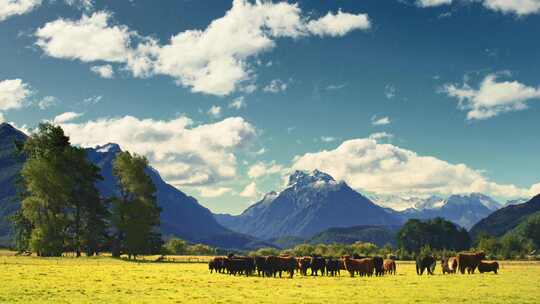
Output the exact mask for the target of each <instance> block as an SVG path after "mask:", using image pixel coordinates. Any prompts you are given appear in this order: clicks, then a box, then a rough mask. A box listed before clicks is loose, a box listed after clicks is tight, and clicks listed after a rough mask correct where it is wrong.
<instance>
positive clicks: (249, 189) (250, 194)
mask: <svg viewBox="0 0 540 304" xmlns="http://www.w3.org/2000/svg"><path fill="white" fill-rule="evenodd" d="M258 195H259V191H257V184H256V183H255V182H252V183H250V184H249V185H247V186H246V187H245V188H244V190H242V192H240V196H243V197H247V198H256V197H257V196H258Z"/></svg>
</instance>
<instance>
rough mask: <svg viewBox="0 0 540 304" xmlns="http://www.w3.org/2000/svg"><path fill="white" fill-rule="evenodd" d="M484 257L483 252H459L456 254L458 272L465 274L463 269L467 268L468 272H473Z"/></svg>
mask: <svg viewBox="0 0 540 304" xmlns="http://www.w3.org/2000/svg"><path fill="white" fill-rule="evenodd" d="M485 258H486V255H485V254H484V253H483V252H473V253H468V252H460V253H459V254H458V256H457V260H458V268H459V272H461V274H465V270H467V273H468V274H473V273H474V271H475V270H476V268H477V267H478V264H480V261H482V260H483V259H485Z"/></svg>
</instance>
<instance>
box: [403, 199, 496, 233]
mask: <svg viewBox="0 0 540 304" xmlns="http://www.w3.org/2000/svg"><path fill="white" fill-rule="evenodd" d="M500 207H501V205H500V204H499V203H498V202H497V201H495V200H494V199H492V198H490V197H489V196H487V195H483V194H480V193H471V194H465V195H451V196H449V197H448V198H447V199H444V200H442V201H439V200H437V199H434V198H430V199H429V201H427V202H425V203H421V204H419V205H417V206H413V207H412V208H409V209H407V210H404V211H403V212H402V214H403V215H404V216H405V217H406V218H419V219H428V218H434V217H443V218H445V219H447V220H450V221H452V222H454V223H456V224H458V225H460V226H462V227H465V228H467V229H469V228H471V227H472V226H473V225H474V224H476V223H477V222H478V221H480V220H481V219H483V218H485V217H487V216H488V215H489V214H491V213H492V212H493V211H495V210H497V209H499V208H500Z"/></svg>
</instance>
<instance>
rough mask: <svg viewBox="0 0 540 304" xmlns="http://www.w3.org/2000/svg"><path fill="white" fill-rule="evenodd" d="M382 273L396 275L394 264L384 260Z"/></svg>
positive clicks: (392, 261)
mask: <svg viewBox="0 0 540 304" xmlns="http://www.w3.org/2000/svg"><path fill="white" fill-rule="evenodd" d="M383 269H384V273H386V274H393V275H395V274H396V262H395V261H394V260H391V259H385V260H384V263H383Z"/></svg>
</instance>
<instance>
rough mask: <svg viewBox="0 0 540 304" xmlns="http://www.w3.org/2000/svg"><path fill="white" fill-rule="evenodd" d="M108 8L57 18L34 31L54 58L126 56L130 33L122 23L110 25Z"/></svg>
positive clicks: (110, 59)
mask: <svg viewBox="0 0 540 304" xmlns="http://www.w3.org/2000/svg"><path fill="white" fill-rule="evenodd" d="M110 18H111V14H110V13H108V12H104V11H101V12H96V13H93V14H92V15H91V16H87V15H83V16H82V18H81V19H80V20H77V21H74V20H67V19H58V20H55V21H51V22H48V23H46V24H45V25H44V26H43V27H41V28H39V29H37V30H36V32H35V36H36V37H37V42H36V45H37V46H39V47H40V48H41V49H42V50H43V51H44V52H45V54H47V55H48V56H51V57H55V58H63V59H77V60H80V61H83V62H92V61H108V62H124V61H126V60H127V56H128V52H129V44H130V39H131V36H132V35H134V34H133V33H132V32H130V31H129V30H128V28H127V27H126V26H123V25H111V24H110V22H109V19H110Z"/></svg>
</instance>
